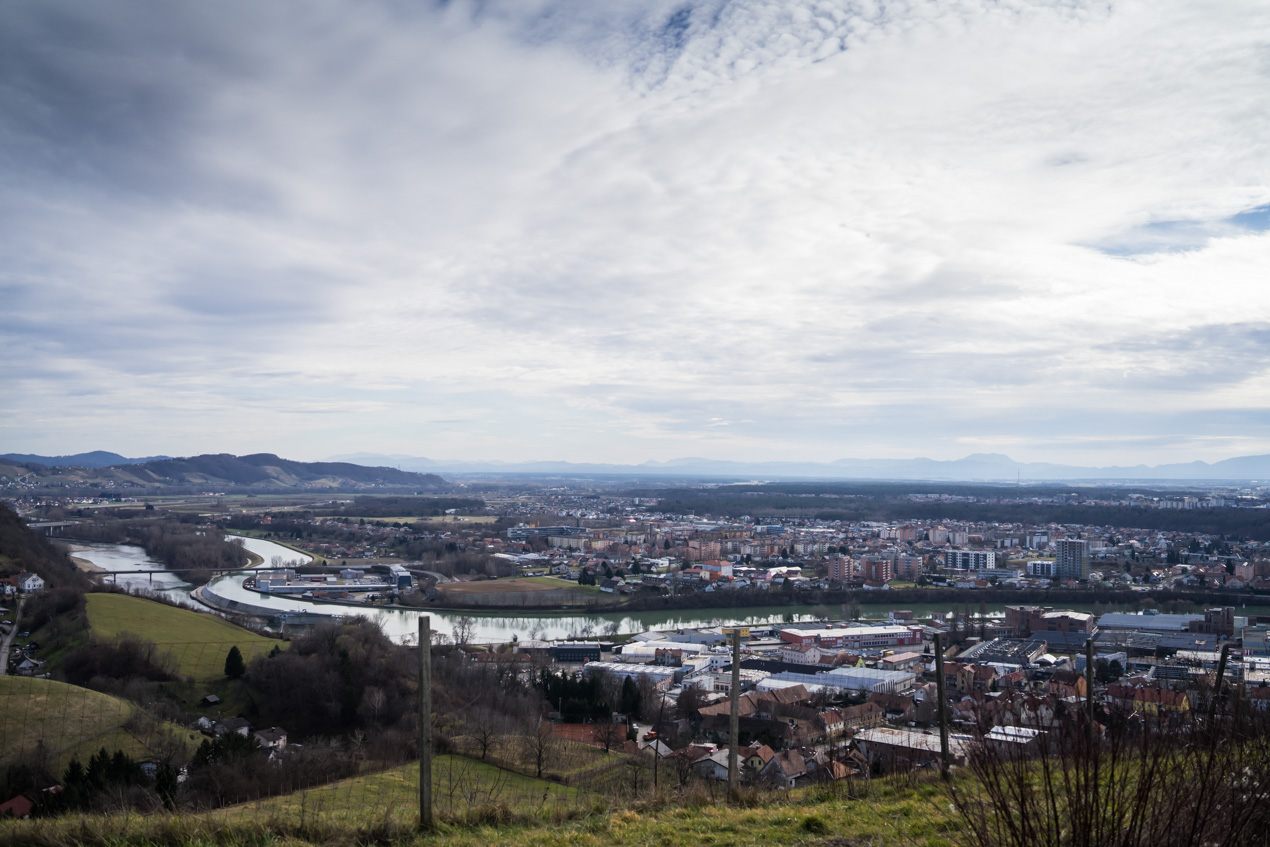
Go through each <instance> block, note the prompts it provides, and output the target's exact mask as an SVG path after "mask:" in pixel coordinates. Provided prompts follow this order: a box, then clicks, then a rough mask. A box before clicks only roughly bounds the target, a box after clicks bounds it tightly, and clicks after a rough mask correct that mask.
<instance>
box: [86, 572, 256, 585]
mask: <svg viewBox="0 0 1270 847" xmlns="http://www.w3.org/2000/svg"><path fill="white" fill-rule="evenodd" d="M261 570H263V569H262V568H157V569H155V570H145V571H84V574H85V575H86V576H89V577H95V578H99V579H102V580H105V579H106V578H107V577H109V578H110V581H111V582H112V583H115V584H118V583H119V577H121V576H148V577H150V582H151V583H153V582H154V575H155V574H157V573H174V574H182V573H192V572H194V571H200V572H207V573H210V574H213V575H216V576H222V575H224V574H231V573H257V574H258V573H260V572H261Z"/></svg>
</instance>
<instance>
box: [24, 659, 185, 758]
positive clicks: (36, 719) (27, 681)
mask: <svg viewBox="0 0 1270 847" xmlns="http://www.w3.org/2000/svg"><path fill="white" fill-rule="evenodd" d="M196 744H197V738H196V737H195V735H194V734H193V733H190V732H188V731H186V730H183V729H181V728H180V727H177V726H174V725H172V724H166V723H161V722H158V721H155V720H153V719H152V718H150V717H148V716H147V715H145V714H144V713H142V712H140V711H139V710H137V709H136V707H134V706H133V705H132V704H131V703H128V702H127V701H125V700H121V699H119V698H117V697H111V696H110V695H108V694H101V693H99V692H96V691H89V690H88V689H87V688H79V687H78V686H74V685H68V684H66V683H64V682H55V681H53V680H49V679H31V678H28V677H17V676H9V677H0V765H5V764H8V763H11V762H13V761H17V760H20V759H25V758H28V757H29V756H31V755H32V754H33V753H35V752H36V751H37V750H41V751H42V753H43V754H44V755H45V756H47V757H48V760H49V761H50V762H51V763H52V764H53V765H54V767H55V768H56V769H59V770H60V769H61V768H63V767H65V765H66V763H67V762H69V761H70V759H71V757H72V756H78V757H79V759H80V761H84V762H86V761H87V760H88V757H89V756H91V755H92V754H93V753H94V752H96V751H97V750H98V749H99V748H101V747H105V748H106V749H107V750H108V751H110V752H114V751H115V750H123V751H124V752H125V753H127V754H128V755H129V756H132V757H134V758H139V759H140V758H146V757H148V756H149V755H151V754H152V753H154V752H156V751H157V750H158V749H160V748H167V747H172V746H175V747H177V748H180V749H184V750H187V751H190V750H192V749H193V747H194V746H195V745H196Z"/></svg>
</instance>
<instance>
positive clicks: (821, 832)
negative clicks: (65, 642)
mask: <svg viewBox="0 0 1270 847" xmlns="http://www.w3.org/2000/svg"><path fill="white" fill-rule="evenodd" d="M443 758H444V757H443ZM440 766H441V765H440V760H439V767H440ZM414 767H415V766H413V765H411V766H407V767H405V768H402V769H400V770H399V771H390V772H389V773H387V774H382V775H379V776H376V777H366V778H363V779H362V780H357V781H352V782H350V783H349V784H348V785H347V787H346V788H344V789H342V793H341V794H340V796H342V797H343V798H344V801H343V803H340V802H334V803H332V804H330V805H324V806H323V805H322V804H321V801H320V800H319V798H318V797H317V796H315V795H316V794H317V792H315V791H308V792H303V793H302V794H297V795H291V796H289V797H286V798H278V799H276V800H271V801H265V802H263V803H261V804H258V805H257V804H251V805H247V806H238V807H235V808H233V809H229V810H222V811H219V812H211V813H206V814H204V815H186V816H183V817H180V818H173V817H167V816H152V817H143V816H137V815H132V816H129V817H124V816H114V817H87V818H83V817H68V818H64V819H60V820H44V821H17V822H8V823H6V822H0V847H9V845H13V847H17V845H22V847H27V845H49V847H52V845H63V844H65V845H70V844H89V843H91V844H110V845H118V846H119V847H124V845H138V847H141V845H146V847H149V845H154V844H172V845H178V844H180V845H186V844H188V845H205V847H211V845H225V846H226V847H229V845H260V847H265V845H281V844H287V845H290V847H305V845H335V844H380V845H403V847H404V846H405V845H420V847H431V846H432V845H446V847H488V845H490V844H498V845H500V847H563V845H578V846H579V847H651V845H656V847H698V845H708V847H724V845H736V847H786V845H788V847H900V845H904V847H948V845H950V844H952V843H953V842H952V836H953V835H954V834H955V832H956V831H957V829H958V822H957V821H956V820H955V819H954V818H953V817H952V815H951V813H950V812H949V810H948V803H947V800H946V797H945V795H944V794H943V789H942V787H941V786H940V785H939V782H938V779H937V778H932V777H926V776H924V777H922V778H921V779H919V780H915V781H910V780H908V779H898V778H897V779H879V780H872V781H858V782H854V783H851V784H850V786H843V787H842V789H841V790H840V791H839V792H836V793H835V792H833V791H832V790H828V789H825V790H821V789H804V790H798V791H791V792H770V793H764V794H756V793H753V792H750V791H746V793H745V796H744V798H743V802H742V804H740V805H730V804H728V803H727V801H726V799H725V798H724V796H723V792H722V790H721V788H720V787H719V786H717V785H716V786H714V787H713V791H712V790H710V788H709V787H702V788H698V789H693V790H691V791H690V792H689V793H688V794H686V795H676V794H675V793H674V792H673V791H672V789H670V788H667V787H665V786H663V789H662V791H661V792H660V793H659V794H658V795H657V796H656V797H652V796H646V797H645V798H644V799H642V800H639V801H636V802H634V803H631V804H628V805H625V806H622V807H618V806H614V805H611V804H609V803H607V802H606V801H605V800H604V799H603V798H599V797H591V798H590V799H589V800H588V799H587V796H586V795H585V794H583V795H581V798H580V799H576V800H566V801H562V802H557V801H555V800H554V799H553V798H552V797H551V796H550V794H549V796H548V797H547V799H546V801H545V802H544V801H543V799H542V797H541V796H535V794H536V791H537V789H538V787H539V786H537V785H535V786H533V787H532V788H531V789H530V790H528V791H526V792H524V793H523V794H513V793H510V792H509V793H505V794H501V795H500V796H502V797H503V799H501V800H498V801H495V802H493V803H488V802H481V801H479V800H478V801H477V802H474V803H462V802H458V801H456V802H453V803H450V804H449V808H450V809H453V811H452V812H449V811H446V809H447V806H446V803H447V799H446V798H445V797H443V796H440V795H438V796H437V797H436V801H435V806H434V808H435V810H436V811H435V814H436V818H437V822H438V825H437V830H436V831H435V832H433V833H430V834H420V833H418V832H417V831H416V828H415V824H416V821H417V820H418V818H417V814H418V812H417V800H416V799H415V797H414V795H413V792H412V791H411V790H410V788H411V786H410V782H409V781H410V777H409V775H408V774H409V773H410V771H412V770H413V769H414ZM436 773H437V771H434V775H436ZM363 785H364V790H362V786H363ZM848 788H850V792H849V793H848V790H847V789H848ZM437 790H438V791H440V789H439V788H438V789H437ZM544 790H546V791H547V792H550V791H551V790H552V789H551V788H546V789H544ZM456 797H457V795H456ZM517 797H519V798H520V799H519V800H516V799H515V798H517ZM372 798H374V799H372ZM332 799H337V798H332ZM319 807H321V809H322V810H321V811H319Z"/></svg>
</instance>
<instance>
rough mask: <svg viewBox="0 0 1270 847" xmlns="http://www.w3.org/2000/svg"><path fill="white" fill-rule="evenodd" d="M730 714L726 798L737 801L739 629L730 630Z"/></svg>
mask: <svg viewBox="0 0 1270 847" xmlns="http://www.w3.org/2000/svg"><path fill="white" fill-rule="evenodd" d="M730 699H731V701H732V714H731V715H730V716H729V718H728V796H729V797H731V798H732V799H733V800H736V799H737V796H738V794H739V786H740V784H741V774H740V771H739V769H738V768H737V760H736V752H737V746H738V744H737V742H738V739H739V737H740V735H741V627H739V626H734V627H733V628H732V691H731V697H730Z"/></svg>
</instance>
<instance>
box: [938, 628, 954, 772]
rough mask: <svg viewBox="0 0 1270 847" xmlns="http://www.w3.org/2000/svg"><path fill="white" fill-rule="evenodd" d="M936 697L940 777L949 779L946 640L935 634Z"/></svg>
mask: <svg viewBox="0 0 1270 847" xmlns="http://www.w3.org/2000/svg"><path fill="white" fill-rule="evenodd" d="M935 691H936V692H937V693H936V695H935V696H937V697H938V698H939V775H940V776H942V777H943V778H944V779H948V767H949V763H948V760H949V758H950V757H949V754H948V694H947V693H946V691H945V690H944V639H943V637H942V636H941V635H940V633H938V632H937V633H935Z"/></svg>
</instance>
